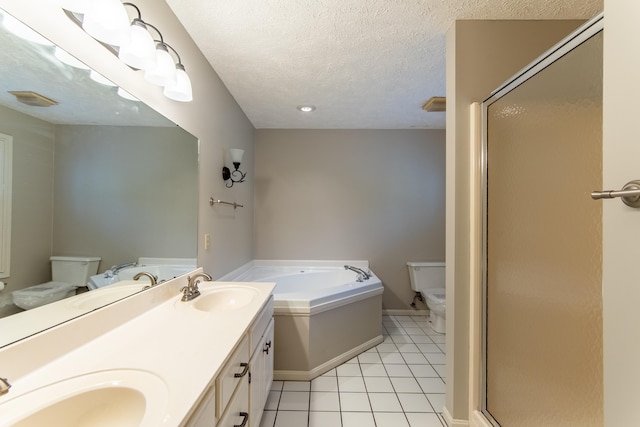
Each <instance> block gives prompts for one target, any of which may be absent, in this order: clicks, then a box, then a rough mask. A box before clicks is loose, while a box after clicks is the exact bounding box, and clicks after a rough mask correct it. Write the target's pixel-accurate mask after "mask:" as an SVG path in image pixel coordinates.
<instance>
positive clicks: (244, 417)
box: [233, 412, 249, 427]
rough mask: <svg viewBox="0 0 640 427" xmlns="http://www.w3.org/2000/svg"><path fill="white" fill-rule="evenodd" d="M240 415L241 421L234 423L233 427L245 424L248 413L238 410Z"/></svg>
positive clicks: (242, 426)
mask: <svg viewBox="0 0 640 427" xmlns="http://www.w3.org/2000/svg"><path fill="white" fill-rule="evenodd" d="M240 416H241V417H243V420H242V423H240V424H236V425H234V426H233V427H244V426H246V425H247V421H248V420H249V414H248V413H246V412H240Z"/></svg>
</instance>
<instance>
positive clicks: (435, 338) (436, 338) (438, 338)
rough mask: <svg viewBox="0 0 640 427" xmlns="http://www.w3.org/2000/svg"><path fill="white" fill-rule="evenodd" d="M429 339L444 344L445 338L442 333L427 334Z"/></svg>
mask: <svg viewBox="0 0 640 427" xmlns="http://www.w3.org/2000/svg"><path fill="white" fill-rule="evenodd" d="M429 336H430V337H431V340H432V341H433V342H434V343H436V344H446V343H447V338H446V337H445V336H444V335H429Z"/></svg>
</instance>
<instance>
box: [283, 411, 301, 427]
mask: <svg viewBox="0 0 640 427" xmlns="http://www.w3.org/2000/svg"><path fill="white" fill-rule="evenodd" d="M308 421H309V413H308V412H306V411H278V414H277V415H276V424H275V427H307V426H308V425H309V424H308Z"/></svg>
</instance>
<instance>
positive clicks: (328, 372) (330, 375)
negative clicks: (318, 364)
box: [321, 369, 337, 377]
mask: <svg viewBox="0 0 640 427" xmlns="http://www.w3.org/2000/svg"><path fill="white" fill-rule="evenodd" d="M336 375H337V374H336V370H335V369H331V370H330V371H327V372H325V373H324V374H322V375H321V376H322V377H335V376H336Z"/></svg>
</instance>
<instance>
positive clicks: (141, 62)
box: [118, 18, 156, 70]
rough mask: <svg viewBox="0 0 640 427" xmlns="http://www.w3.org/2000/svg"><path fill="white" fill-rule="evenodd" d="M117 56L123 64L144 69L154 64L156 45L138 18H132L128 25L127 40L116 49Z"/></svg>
mask: <svg viewBox="0 0 640 427" xmlns="http://www.w3.org/2000/svg"><path fill="white" fill-rule="evenodd" d="M118 58H120V60H121V61H122V62H124V63H125V64H127V65H129V66H131V67H133V68H137V69H139V70H146V69H148V68H152V67H154V66H155V64H156V45H155V43H154V42H153V38H152V37H151V34H149V31H147V26H146V25H145V24H144V22H143V21H141V20H140V19H137V18H136V19H134V20H133V22H132V23H131V27H130V38H129V42H128V43H125V44H123V45H122V46H121V47H120V50H119V51H118Z"/></svg>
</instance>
